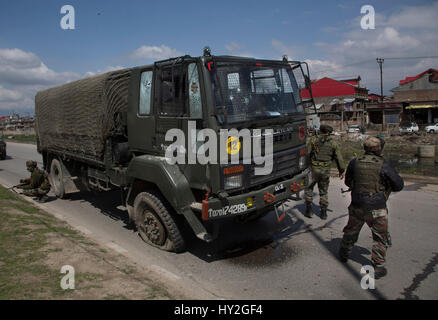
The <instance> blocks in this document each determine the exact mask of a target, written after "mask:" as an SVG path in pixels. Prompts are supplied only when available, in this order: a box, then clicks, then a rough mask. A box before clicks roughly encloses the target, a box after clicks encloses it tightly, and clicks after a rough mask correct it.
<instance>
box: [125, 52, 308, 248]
mask: <svg viewBox="0 0 438 320" xmlns="http://www.w3.org/2000/svg"><path fill="white" fill-rule="evenodd" d="M295 74H298V77H301V79H305V77H304V71H303V68H302V64H301V63H290V62H288V61H271V60H257V59H250V58H240V57H229V56H211V55H208V54H207V55H204V56H202V57H198V58H193V57H189V56H185V57H180V58H175V59H169V60H166V61H161V62H157V63H155V64H154V65H150V66H144V67H139V68H136V69H134V70H133V73H132V78H131V88H130V92H131V93H132V94H131V95H130V97H129V108H128V118H127V128H128V143H129V150H130V151H131V152H132V153H133V154H134V158H133V160H132V161H131V162H130V164H129V166H128V169H127V173H128V176H129V177H130V178H129V185H130V186H131V187H130V192H129V194H128V196H127V206H128V208H129V211H130V216H131V217H132V219H133V220H134V221H137V224H141V223H142V220H143V217H140V218H139V216H138V215H139V214H140V216H141V213H138V212H137V210H136V209H135V206H136V200H135V198H136V197H137V196H138V194H139V193H141V190H142V188H144V187H145V186H144V182H143V181H146V180H154V181H157V184H156V185H154V188H155V187H156V188H158V189H159V192H160V193H161V194H162V195H164V198H166V199H168V202H169V204H170V206H171V207H172V209H173V210H174V212H176V213H181V214H183V215H184V216H185V218H186V219H187V221H188V222H189V224H190V226H191V227H192V229H193V230H194V232H195V233H196V235H197V236H198V237H199V238H201V239H203V240H205V241H211V240H212V239H213V236H212V234H213V233H212V232H210V231H207V229H206V228H205V226H204V225H205V222H207V221H209V222H210V221H213V222H214V221H215V220H218V219H225V218H230V217H234V218H236V219H238V220H239V221H249V220H253V219H255V218H258V217H261V216H263V215H264V214H266V213H267V212H269V211H271V210H273V208H274V206H275V205H279V204H281V203H282V202H284V201H287V200H289V199H299V192H300V191H301V190H302V189H303V188H304V187H305V186H306V184H307V183H308V159H307V150H306V112H305V111H306V110H305V108H306V107H307V106H306V104H305V102H303V101H302V100H301V97H300V89H301V88H300V87H299V85H298V82H297V78H298V77H297V76H295ZM175 128H177V129H180V130H181V131H182V132H183V133H185V139H186V140H185V150H184V152H183V157H184V158H185V160H186V162H185V163H182V164H175V165H170V164H168V163H167V162H166V160H165V159H166V149H167V148H168V147H169V146H170V145H171V144H172V141H166V133H167V132H168V131H169V130H170V129H175ZM205 128H208V129H211V131H212V132H214V133H215V134H216V137H217V138H218V139H219V137H220V133H221V131H222V130H231V129H235V130H236V131H240V130H242V129H246V130H248V131H249V132H250V137H251V139H254V136H255V134H254V132H255V131H257V130H259V131H261V132H262V138H261V140H262V141H261V145H262V146H263V145H264V142H265V141H264V139H265V138H266V135H264V134H263V130H266V129H270V130H271V133H270V134H271V135H272V137H271V138H272V139H271V140H272V144H273V146H272V151H271V152H272V153H271V157H270V160H269V161H271V165H272V170H271V171H270V172H269V173H268V174H262V175H257V174H256V170H255V169H256V168H257V166H258V165H257V164H256V163H255V162H254V159H255V157H254V150H251V151H250V152H249V153H248V152H247V153H246V154H244V153H245V152H244V146H243V147H242V145H243V144H244V143H245V142H244V141H243V138H242V137H240V136H238V135H236V136H228V137H227V151H228V152H227V153H228V155H230V154H236V153H237V154H238V158H239V162H238V163H229V162H228V163H219V161H217V162H216V163H207V164H201V163H197V162H195V163H190V161H189V159H188V157H189V154H188V152H187V151H188V149H189V148H190V147H193V148H195V149H197V150H199V148H200V144H201V143H200V142H199V141H196V139H194V138H193V136H196V134H199V132H200V131H201V130H203V129H205ZM190 130H191V131H192V132H193V133H194V134H192V135H191V139H190V137H189V131H190ZM249 143H250V144H251V141H250V142H249ZM218 149H219V147H218ZM265 156H266V155H265ZM245 157H250V158H251V159H252V161H244V159H245ZM247 160H248V159H247ZM163 166H164V167H165V169H161V171H160V169H159V168H161V167H163ZM154 175H156V177H155V178H153V179H151V178H152V177H151V176H154ZM166 176H169V180H170V181H169V182H168V183H167V182H165V181H164V180H165V179H164V177H166ZM170 176H172V177H170ZM154 184H155V183H154ZM160 184H161V185H160ZM156 223H160V221H156ZM145 229H146V228H145ZM158 229H159V228H158ZM158 229H157V230H158Z"/></svg>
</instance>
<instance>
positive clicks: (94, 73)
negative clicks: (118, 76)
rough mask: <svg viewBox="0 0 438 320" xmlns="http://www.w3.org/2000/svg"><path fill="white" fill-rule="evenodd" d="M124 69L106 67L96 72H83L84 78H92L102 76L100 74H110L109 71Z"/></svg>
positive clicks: (120, 67)
mask: <svg viewBox="0 0 438 320" xmlns="http://www.w3.org/2000/svg"><path fill="white" fill-rule="evenodd" d="M125 68H126V67H122V66H108V67H106V68H105V69H103V70H97V71H88V72H85V75H84V76H85V77H92V76H95V75H98V74H102V73H106V72H111V71H116V70H120V69H125Z"/></svg>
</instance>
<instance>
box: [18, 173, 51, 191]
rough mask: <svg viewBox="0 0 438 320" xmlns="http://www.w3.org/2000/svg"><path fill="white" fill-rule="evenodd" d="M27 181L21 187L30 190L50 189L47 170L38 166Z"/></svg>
mask: <svg viewBox="0 0 438 320" xmlns="http://www.w3.org/2000/svg"><path fill="white" fill-rule="evenodd" d="M26 182H27V184H26V185H24V186H22V187H21V189H23V190H30V189H38V188H41V189H42V190H50V182H49V179H48V178H47V175H46V173H45V171H43V170H41V169H38V168H36V169H35V170H34V171H33V172H32V175H31V176H30V179H26Z"/></svg>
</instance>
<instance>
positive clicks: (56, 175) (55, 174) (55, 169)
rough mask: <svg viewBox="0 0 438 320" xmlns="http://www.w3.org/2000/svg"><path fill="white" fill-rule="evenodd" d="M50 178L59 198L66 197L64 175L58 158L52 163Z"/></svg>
mask: <svg viewBox="0 0 438 320" xmlns="http://www.w3.org/2000/svg"><path fill="white" fill-rule="evenodd" d="M50 180H51V183H52V187H53V191H54V192H55V195H56V196H57V197H58V198H61V199H62V198H64V197H65V188H64V180H63V175H62V169H61V163H60V162H59V160H57V159H53V160H52V164H51V165H50Z"/></svg>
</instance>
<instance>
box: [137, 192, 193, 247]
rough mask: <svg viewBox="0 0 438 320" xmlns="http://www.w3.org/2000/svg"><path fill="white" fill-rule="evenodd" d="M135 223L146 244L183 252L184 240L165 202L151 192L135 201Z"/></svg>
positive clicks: (141, 195) (145, 193)
mask: <svg viewBox="0 0 438 320" xmlns="http://www.w3.org/2000/svg"><path fill="white" fill-rule="evenodd" d="M134 215H135V223H136V226H137V230H138V233H139V235H140V237H141V238H142V240H143V241H145V242H146V243H148V244H150V245H152V246H154V247H157V248H160V249H162V250H166V251H174V252H181V251H183V250H184V249H185V243H184V239H183V237H182V235H181V232H180V231H179V229H178V227H177V225H176V223H175V220H174V219H173V217H172V216H171V215H170V212H169V210H168V209H167V207H166V205H165V204H164V203H163V201H162V200H161V199H160V198H159V197H158V196H156V195H154V194H152V193H149V192H141V193H139V194H138V195H137V196H136V197H135V201H134Z"/></svg>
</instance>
